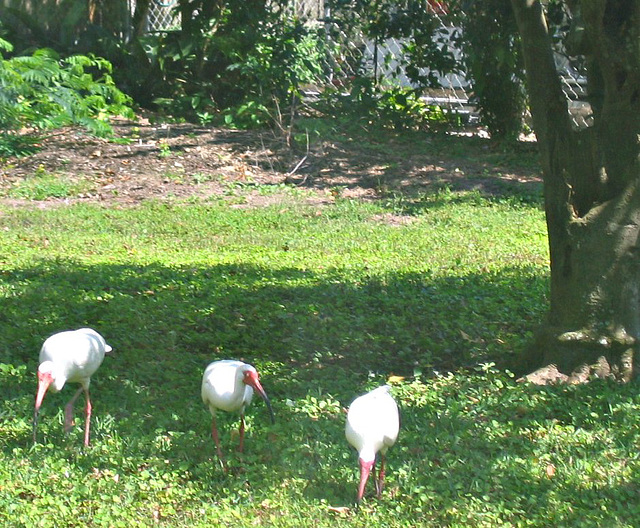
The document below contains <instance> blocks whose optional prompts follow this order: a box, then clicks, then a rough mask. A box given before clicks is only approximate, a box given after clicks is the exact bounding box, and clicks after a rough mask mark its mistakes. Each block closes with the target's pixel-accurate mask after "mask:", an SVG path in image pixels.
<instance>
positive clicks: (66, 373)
mask: <svg viewBox="0 0 640 528" xmlns="http://www.w3.org/2000/svg"><path fill="white" fill-rule="evenodd" d="M110 351H111V347H110V346H109V345H108V344H107V343H106V342H105V340H104V338H103V337H102V336H101V335H100V334H99V333H98V332H96V331H95V330H92V329H91V328H81V329H79V330H69V331H66V332H59V333H57V334H54V335H52V336H51V337H49V338H48V339H47V340H46V341H45V342H44V344H43V345H42V349H41V350H40V366H39V368H38V370H40V371H49V372H51V375H52V377H53V382H52V383H51V385H50V387H49V390H51V391H53V392H58V391H60V390H62V388H63V387H64V385H65V383H66V382H73V383H80V384H81V385H82V386H83V387H84V388H85V389H88V387H89V383H90V378H91V375H92V374H93V373H94V372H95V371H96V370H97V369H98V367H99V366H100V364H101V363H102V360H103V359H104V355H105V354H106V353H108V352H110Z"/></svg>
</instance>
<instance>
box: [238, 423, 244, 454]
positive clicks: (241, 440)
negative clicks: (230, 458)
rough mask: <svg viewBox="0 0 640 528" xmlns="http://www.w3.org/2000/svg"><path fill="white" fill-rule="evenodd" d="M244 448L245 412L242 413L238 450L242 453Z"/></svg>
mask: <svg viewBox="0 0 640 528" xmlns="http://www.w3.org/2000/svg"><path fill="white" fill-rule="evenodd" d="M243 449H244V414H241V415H240V444H239V445H238V451H239V452H240V453H242V450H243Z"/></svg>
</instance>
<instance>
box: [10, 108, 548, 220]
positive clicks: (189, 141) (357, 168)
mask: <svg viewBox="0 0 640 528" xmlns="http://www.w3.org/2000/svg"><path fill="white" fill-rule="evenodd" d="M114 129H115V133H116V139H115V140H113V139H111V140H104V139H99V138H93V137H90V136H88V135H87V134H85V133H84V132H82V131H80V130H77V129H63V130H59V131H56V132H54V133H52V134H51V135H50V136H48V137H47V139H46V140H43V142H42V145H41V147H42V149H41V150H40V151H39V152H37V153H35V154H34V155H31V156H29V157H26V158H20V159H12V160H8V161H6V162H5V163H3V164H2V165H0V194H2V195H6V194H7V192H6V191H7V189H9V188H10V187H11V186H12V185H16V184H17V183H18V182H20V181H21V180H23V179H24V178H28V177H32V176H33V175H35V174H43V173H48V174H56V175H59V176H60V177H64V178H68V179H72V180H73V179H75V180H78V179H84V180H88V181H90V182H91V185H90V187H89V190H88V191H87V192H85V193H82V194H81V195H80V196H77V197H74V198H69V199H64V200H48V201H46V202H41V203H40V206H46V207H49V206H54V205H55V204H60V203H69V202H74V201H99V202H104V203H109V204H122V205H126V204H135V203H138V202H140V201H142V200H146V199H150V198H153V199H167V198H178V199H186V198H190V197H199V198H207V197H211V196H233V195H234V193H238V192H241V193H242V196H243V200H242V201H241V202H240V201H239V202H238V204H237V205H238V206H244V207H246V206H260V205H265V204H268V203H271V202H273V201H274V200H275V199H276V198H275V196H276V195H277V190H278V189H277V186H279V185H281V184H290V185H295V186H298V187H300V188H304V189H307V190H309V191H311V192H309V193H308V194H307V196H308V198H307V199H308V200H309V201H310V202H311V203H315V204H323V203H328V202H331V201H332V200H333V199H334V198H335V196H338V195H340V196H343V197H360V198H377V197H381V196H385V195H388V194H389V193H392V192H402V193H405V192H409V193H413V192H428V191H429V190H430V189H434V188H442V187H443V186H448V187H451V188H454V189H456V188H464V189H478V190H481V191H483V192H489V193H496V192H503V191H504V190H505V188H507V187H509V186H517V187H518V188H519V189H520V190H522V189H525V188H527V187H530V188H531V189H532V190H535V189H537V188H538V187H539V185H540V179H539V177H538V174H537V171H536V170H532V169H529V168H522V169H517V170H514V169H512V168H509V169H505V168H504V167H500V166H496V165H495V164H490V163H488V162H487V161H486V160H485V159H484V158H483V156H482V149H484V148H486V149H490V148H491V147H490V146H488V145H487V146H486V147H481V149H480V156H476V155H474V156H471V157H467V158H465V157H464V156H463V157H460V156H456V155H452V154H450V153H449V152H446V151H445V149H442V151H439V150H438V148H429V141H430V139H429V138H428V136H427V135H426V134H425V135H424V138H423V139H421V140H420V144H412V143H411V142H407V141H406V140H402V139H397V138H393V137H391V136H390V138H389V140H388V141H384V142H381V143H379V144H377V145H372V144H371V143H369V142H367V143H366V144H363V141H362V139H360V140H358V139H354V138H349V137H345V138H344V140H340V141H339V142H331V141H317V142H316V143H315V144H314V145H313V146H312V147H311V148H310V149H309V150H308V151H306V150H302V149H292V148H290V147H289V146H288V145H287V144H286V142H285V141H284V139H283V138H282V137H278V136H276V135H274V134H273V133H271V132H269V131H236V130H227V129H220V128H214V127H202V126H197V125H193V124H170V125H168V124H163V125H158V124H154V123H152V122H150V121H149V120H147V119H140V120H139V121H137V122H124V121H121V122H116V123H115V125H114ZM476 150H477V149H476ZM259 186H274V187H275V188H274V192H273V194H271V193H264V192H257V189H258V187H259ZM262 188H264V187H262ZM2 201H3V202H4V203H5V204H12V205H15V206H19V205H22V204H24V203H31V204H32V202H26V201H23V200H19V199H8V198H2ZM381 220H382V221H384V220H386V221H389V222H392V223H402V222H404V221H405V220H402V219H399V218H395V217H394V218H387V219H381Z"/></svg>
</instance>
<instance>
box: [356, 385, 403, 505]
mask: <svg viewBox="0 0 640 528" xmlns="http://www.w3.org/2000/svg"><path fill="white" fill-rule="evenodd" d="M389 389H390V387H389V386H388V385H384V386H382V387H378V388H377V389H374V390H372V391H371V392H368V393H367V394H364V395H362V396H360V397H358V398H356V399H355V400H354V401H353V403H352V404H351V405H350V406H349V411H348V412H347V425H346V428H345V435H346V437H347V441H348V442H349V443H350V444H351V445H352V446H353V447H354V448H355V449H356V450H357V451H358V459H359V463H360V485H359V486H358V494H357V502H358V504H359V503H360V501H361V500H362V497H363V495H364V489H365V486H366V484H367V480H368V479H369V474H370V473H373V478H374V481H375V485H376V495H377V497H378V498H380V494H381V493H382V486H383V484H384V459H385V454H386V452H387V449H389V448H390V447H391V446H392V445H393V444H395V442H396V439H397V438H398V432H399V430H400V416H399V413H398V405H397V404H396V402H395V400H394V399H393V397H392V396H391V393H390V391H389ZM378 453H379V454H380V469H379V471H378V477H377V478H376V475H375V463H376V455H377V454H378Z"/></svg>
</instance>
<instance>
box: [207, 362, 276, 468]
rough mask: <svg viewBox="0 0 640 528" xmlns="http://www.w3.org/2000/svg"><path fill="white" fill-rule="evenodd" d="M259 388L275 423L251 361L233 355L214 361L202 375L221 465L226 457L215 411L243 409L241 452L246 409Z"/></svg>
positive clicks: (265, 394) (238, 410)
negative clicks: (239, 359) (250, 363)
mask: <svg viewBox="0 0 640 528" xmlns="http://www.w3.org/2000/svg"><path fill="white" fill-rule="evenodd" d="M254 390H255V391H256V392H257V393H258V394H259V395H260V396H261V397H262V399H263V400H264V402H265V403H266V404H267V408H268V409H269V413H270V414H271V423H275V418H274V416H273V409H272V408H271V402H270V401H269V398H268V397H267V393H266V392H265V391H264V389H263V388H262V385H261V384H260V380H259V379H258V371H257V370H256V369H255V368H254V367H253V366H251V365H249V364H247V363H243V362H242V361H236V360H233V359H224V360H221V361H214V362H213V363H210V364H209V366H208V367H207V368H206V369H205V371H204V376H203V378H202V401H203V402H204V404H205V405H206V406H207V407H208V408H209V411H210V412H211V416H212V417H213V422H212V425H211V436H213V440H214V442H215V443H216V450H217V452H218V457H219V458H220V461H221V463H222V465H223V466H224V458H223V456H222V450H221V449H220V438H219V437H218V428H217V425H216V411H217V410H221V411H227V412H239V413H240V444H239V446H238V451H240V452H242V449H243V441H244V411H245V409H246V408H247V407H248V406H249V404H250V403H251V398H253V391H254Z"/></svg>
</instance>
